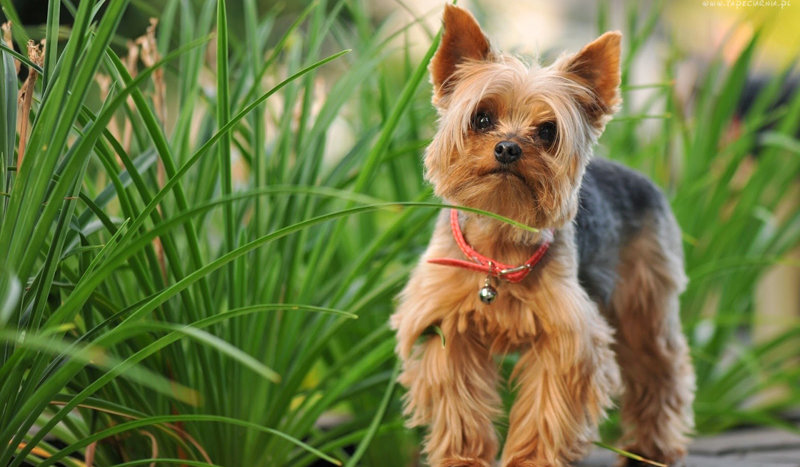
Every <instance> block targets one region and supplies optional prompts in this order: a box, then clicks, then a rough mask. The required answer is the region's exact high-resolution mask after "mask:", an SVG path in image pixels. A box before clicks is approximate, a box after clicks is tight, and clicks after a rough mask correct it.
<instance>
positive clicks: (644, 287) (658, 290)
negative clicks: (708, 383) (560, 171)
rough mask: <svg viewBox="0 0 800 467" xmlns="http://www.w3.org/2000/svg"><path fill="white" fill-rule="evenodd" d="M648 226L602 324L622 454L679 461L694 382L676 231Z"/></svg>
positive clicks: (625, 259)
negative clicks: (615, 366)
mask: <svg viewBox="0 0 800 467" xmlns="http://www.w3.org/2000/svg"><path fill="white" fill-rule="evenodd" d="M650 224H651V225H649V226H648V227H646V228H645V229H644V230H643V231H642V232H641V233H640V234H639V236H638V238H636V239H635V240H633V241H632V242H631V244H630V245H629V246H628V247H627V249H626V250H625V251H624V252H623V254H622V261H621V262H620V265H619V271H620V273H621V274H622V273H624V277H625V281H623V282H621V283H620V284H619V286H618V287H617V289H616V291H615V293H614V296H613V297H612V303H611V308H612V309H611V310H610V314H611V316H610V317H609V319H610V320H611V321H612V322H613V323H614V324H615V327H616V328H617V343H616V346H615V350H616V353H617V360H618V361H619V365H620V368H621V369H622V377H623V380H624V382H625V385H624V386H625V391H624V394H623V397H622V421H623V426H624V428H625V433H624V434H623V443H624V446H625V449H626V450H629V451H631V452H636V453H639V454H642V455H645V456H648V457H649V458H652V459H657V460H659V461H661V462H666V463H671V462H675V461H677V460H679V459H680V458H682V457H683V456H684V455H685V454H686V445H687V444H688V442H689V439H688V437H687V435H688V433H690V432H691V431H692V428H694V417H693V413H692V411H691V407H692V402H693V400H694V388H695V378H694V372H693V370H692V364H691V361H690V357H689V347H688V345H687V343H686V339H685V338H684V336H683V333H682V332H681V325H680V322H679V320H678V318H679V316H678V295H679V294H680V292H682V291H683V289H684V287H685V285H686V278H685V276H684V274H683V257H682V253H681V249H680V243H679V241H680V236H679V232H676V231H674V229H672V225H674V224H673V223H664V222H662V223H657V222H655V221H653V222H651V223H650ZM654 370H655V371H654Z"/></svg>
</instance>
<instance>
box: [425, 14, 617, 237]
mask: <svg viewBox="0 0 800 467" xmlns="http://www.w3.org/2000/svg"><path fill="white" fill-rule="evenodd" d="M620 37H621V36H620V34H619V33H617V32H612V33H606V34H604V35H603V36H601V37H600V38H598V39H597V40H595V41H594V42H592V43H590V44H589V45H587V46H586V47H584V49H583V50H581V51H580V52H579V53H577V54H575V55H573V56H563V57H561V58H560V59H558V60H557V61H556V62H555V63H553V64H552V65H550V66H548V67H540V66H538V65H533V66H532V67H528V66H526V65H525V64H523V63H522V62H521V61H520V60H518V59H516V58H514V57H509V56H506V55H502V54H500V53H497V52H494V51H492V50H491V47H490V46H489V41H488V40H487V39H486V36H485V35H484V34H483V31H481V29H480V26H479V25H478V24H477V22H476V21H475V19H474V18H473V17H472V15H471V14H470V13H469V12H467V11H466V10H463V9H460V8H458V7H455V6H450V5H448V6H446V7H445V13H444V34H443V36H442V42H441V44H440V46H439V49H438V50H437V52H436V55H435V56H434V57H433V59H432V61H431V65H430V71H431V81H432V82H433V87H434V95H433V103H434V105H435V106H436V108H437V110H438V112H439V117H440V120H439V128H438V131H437V133H436V135H435V136H434V139H433V141H432V143H431V145H430V146H429V147H428V149H427V151H426V155H425V167H426V176H427V178H428V180H429V181H430V182H431V183H432V184H433V186H434V189H435V191H436V194H437V195H438V196H440V197H442V198H444V199H446V200H448V201H449V202H452V203H456V204H462V205H465V206H470V207H475V208H478V209H483V210H486V211H491V212H495V213H497V214H500V215H503V216H506V217H510V218H512V219H515V220H517V221H520V222H523V223H526V224H528V225H531V226H534V227H540V228H541V227H558V226H561V225H563V224H564V223H566V222H568V221H569V220H571V219H572V217H574V215H575V213H576V211H577V194H578V189H579V187H580V180H581V177H582V175H583V171H584V168H585V166H586V164H587V163H588V160H589V157H590V155H591V146H592V144H593V143H594V142H595V141H596V139H597V137H599V135H600V134H601V133H602V131H603V128H604V127H605V123H606V122H607V121H608V119H609V118H610V116H611V115H612V114H613V112H614V110H615V108H616V106H617V105H618V103H619V91H618V87H619V81H620V74H619V43H620Z"/></svg>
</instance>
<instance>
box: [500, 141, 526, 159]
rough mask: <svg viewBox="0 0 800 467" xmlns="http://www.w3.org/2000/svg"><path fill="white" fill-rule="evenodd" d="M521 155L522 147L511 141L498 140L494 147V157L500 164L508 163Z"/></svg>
mask: <svg viewBox="0 0 800 467" xmlns="http://www.w3.org/2000/svg"><path fill="white" fill-rule="evenodd" d="M521 155H522V148H520V147H519V144H517V143H515V142H513V141H500V142H499V143H497V146H495V147H494V158H495V159H497V162H500V163H502V164H510V163H512V162H514V161H516V160H517V159H519V157H520V156H521Z"/></svg>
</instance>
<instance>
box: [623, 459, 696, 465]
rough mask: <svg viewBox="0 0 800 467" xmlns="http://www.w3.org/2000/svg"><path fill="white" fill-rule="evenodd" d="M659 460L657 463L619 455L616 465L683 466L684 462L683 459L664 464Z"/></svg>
mask: <svg viewBox="0 0 800 467" xmlns="http://www.w3.org/2000/svg"><path fill="white" fill-rule="evenodd" d="M657 462H659V463H658V464H652V463H650V462H642V461H637V460H635V459H630V458H627V457H620V459H619V462H617V466H618V467H653V466H654V465H669V467H684V466H685V465H686V463H685V462H684V461H683V460H679V461H677V462H672V463H669V464H664V463H663V462H660V461H657Z"/></svg>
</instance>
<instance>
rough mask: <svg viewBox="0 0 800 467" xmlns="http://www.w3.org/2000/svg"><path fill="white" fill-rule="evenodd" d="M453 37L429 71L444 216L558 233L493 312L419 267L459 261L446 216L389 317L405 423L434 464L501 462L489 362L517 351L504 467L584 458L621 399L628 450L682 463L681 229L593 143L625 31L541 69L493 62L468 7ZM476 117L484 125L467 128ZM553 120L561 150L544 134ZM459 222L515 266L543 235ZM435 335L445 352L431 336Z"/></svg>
mask: <svg viewBox="0 0 800 467" xmlns="http://www.w3.org/2000/svg"><path fill="white" fill-rule="evenodd" d="M444 24H445V32H444V35H443V37H442V43H441V45H440V47H439V50H438V51H437V53H436V55H435V56H434V58H433V60H432V62H431V80H432V82H433V85H434V97H433V102H434V105H435V106H436V108H437V110H438V111H439V127H438V131H437V133H436V135H435V136H434V139H433V141H432V142H431V144H430V146H429V147H428V149H427V151H426V153H425V167H426V178H427V179H428V180H429V181H430V182H431V183H432V185H433V187H434V190H435V192H436V194H437V195H439V196H440V197H442V198H443V199H444V200H445V201H447V202H448V203H452V204H461V205H466V206H470V207H474V208H479V209H483V210H487V211H491V212H495V213H498V214H500V215H503V216H506V217H509V218H512V219H514V220H516V221H518V222H522V223H524V224H526V225H529V226H531V227H535V228H538V229H545V228H549V229H553V230H554V231H555V236H554V240H553V243H552V245H551V246H550V249H549V250H548V252H547V254H546V255H545V256H544V258H543V259H542V261H541V262H540V263H539V264H537V265H536V267H535V269H534V270H533V271H531V273H530V274H529V275H528V276H527V277H526V278H525V279H524V280H522V281H521V282H519V283H505V282H504V283H501V284H499V286H498V289H499V295H498V297H497V299H496V300H495V302H494V303H492V304H491V305H487V304H485V303H483V302H481V301H480V300H479V297H478V294H477V292H478V289H479V288H480V287H481V285H482V284H483V281H484V279H485V277H484V276H483V275H481V274H479V273H476V272H473V271H470V270H466V269H460V268H453V267H446V266H441V265H434V264H430V263H428V262H427V260H428V259H431V258H461V257H462V253H461V251H460V249H459V247H458V246H457V244H456V243H455V241H454V239H453V236H452V234H451V231H450V224H449V221H448V219H449V216H448V215H447V213H442V215H441V216H440V218H439V220H438V222H437V225H436V228H435V231H434V235H433V238H432V239H431V242H430V244H429V245H428V248H427V250H426V251H425V253H424V254H423V256H422V258H421V260H420V262H419V264H418V265H417V267H416V268H415V270H414V271H413V273H412V274H411V277H410V279H409V282H408V284H407V285H406V287H405V289H404V290H403V291H402V292H401V294H400V297H399V304H398V307H397V311H396V312H395V313H394V314H393V315H392V317H391V326H392V328H393V329H395V330H396V332H397V349H396V350H397V354H398V356H399V357H400V359H401V360H402V362H403V372H402V374H401V376H400V382H401V383H402V384H403V385H404V386H405V387H406V388H407V390H408V392H407V393H406V396H405V413H406V415H407V416H408V424H409V426H427V427H428V434H427V436H426V439H425V444H424V449H423V450H424V452H425V454H426V455H427V458H428V462H429V463H430V464H431V465H433V466H457V465H458V466H463V465H468V466H490V465H493V463H494V462H495V459H496V457H497V456H498V452H499V451H500V446H499V443H498V437H497V434H496V433H495V430H494V426H493V421H494V420H496V419H497V418H498V417H499V416H500V415H501V401H500V397H499V395H498V385H499V384H500V381H499V376H498V370H497V364H496V362H495V360H494V357H493V356H494V355H496V354H506V353H509V352H519V355H520V357H519V360H518V363H517V364H516V366H515V367H514V370H513V373H512V375H511V381H510V383H511V384H513V386H514V388H515V389H516V399H515V401H514V405H513V407H512V409H511V412H510V414H509V430H508V435H507V437H506V439H505V444H504V446H503V449H502V454H501V464H502V465H503V466H565V465H569V464H571V463H572V462H574V461H576V460H578V459H580V458H581V457H582V456H584V455H585V454H586V452H587V450H588V448H589V447H590V443H591V441H593V440H595V439H596V437H597V433H596V430H597V425H598V423H599V421H600V420H601V419H602V418H603V416H604V414H605V411H606V410H607V409H608V408H609V407H611V405H612V398H613V397H614V396H615V395H621V403H622V421H623V423H624V425H625V434H624V437H623V440H622V443H623V445H624V447H626V448H628V449H629V450H631V451H634V452H637V453H639V454H642V455H644V456H647V457H650V458H653V459H655V460H659V461H662V462H676V461H678V460H679V459H680V458H681V457H682V456H683V455H684V454H685V452H686V444H687V442H688V434H689V433H690V431H691V429H692V412H691V403H692V400H693V390H694V377H693V372H692V366H691V361H690V359H689V354H688V347H687V345H686V340H685V338H684V337H683V335H682V334H681V329H680V323H679V321H678V294H679V293H680V292H681V291H682V290H683V288H684V287H685V281H686V280H685V276H684V273H683V255H682V251H681V243H680V231H679V230H678V227H677V224H676V223H675V220H674V218H673V216H672V214H671V213H670V211H669V208H668V205H667V203H666V201H665V200H664V197H663V195H661V193H660V192H659V191H658V190H657V189H656V188H655V187H654V186H653V185H652V183H650V182H649V181H647V180H646V179H644V178H643V177H641V176H639V175H638V174H635V173H633V172H631V171H629V170H627V169H625V168H623V167H621V166H618V165H616V164H613V163H610V162H607V161H601V160H595V161H592V145H593V144H594V143H595V142H596V140H597V138H598V137H599V136H600V134H601V133H602V131H603V129H604V126H605V124H606V122H607V121H608V120H609V118H611V116H612V114H613V113H614V111H615V109H616V107H617V106H618V104H619V90H618V86H619V44H620V35H619V33H606V34H605V35H603V36H601V37H600V38H598V39H597V40H596V41H594V42H592V43H590V44H589V45H587V46H586V47H585V48H584V49H583V50H581V51H580V52H579V53H578V54H575V55H565V56H563V57H561V58H560V59H558V60H557V61H556V62H555V63H554V64H552V65H550V66H548V67H542V66H539V65H536V64H534V65H531V66H527V65H525V64H524V63H523V62H521V61H520V60H518V59H516V58H513V57H508V56H505V55H502V54H501V53H499V52H496V51H493V50H492V49H491V47H490V45H489V42H488V40H487V39H486V36H485V35H484V34H483V32H482V31H481V30H480V27H479V26H478V25H477V23H476V22H475V20H474V18H472V16H471V15H470V14H469V13H468V12H466V11H465V10H462V9H460V8H457V7H453V6H447V7H446V8H445V15H444ZM479 113H480V114H485V115H488V116H490V117H491V119H490V122H491V125H490V126H488V127H486V128H476V127H475V125H474V120H475V116H476V115H477V114H479ZM550 122H552V124H553V125H554V126H555V129H556V135H557V136H556V138H555V140H554V141H549V140H545V139H543V137H542V136H541V133H540V132H539V129H540V128H542V127H543V126H544V125H546V124H548V123H550ZM500 141H506V142H513V143H516V144H517V145H518V146H519V148H520V150H521V157H520V158H519V160H517V161H514V162H513V163H505V162H502V163H501V162H500V160H499V159H498V158H496V157H495V154H494V151H495V146H496V145H497V144H498V143H499V142H500ZM459 224H460V226H461V228H462V231H463V233H464V236H465V238H466V239H467V241H468V242H469V243H470V244H471V245H472V246H473V248H475V249H476V250H477V251H479V252H480V253H481V254H483V255H485V256H488V257H490V258H497V259H498V260H499V261H502V262H504V263H507V264H523V263H524V262H525V261H526V260H527V259H528V258H529V257H530V255H531V253H532V251H534V250H535V248H536V247H537V244H538V243H539V242H540V241H541V240H542V236H541V235H540V234H538V233H531V232H529V231H523V230H522V229H517V228H514V227H511V226H510V225H508V224H505V223H501V222H497V221H495V220H489V219H487V218H485V217H481V216H477V215H474V214H469V213H461V214H460V215H459ZM434 325H435V326H439V327H440V328H441V330H442V332H443V333H444V334H445V336H446V345H445V346H442V344H441V342H440V341H439V339H438V338H432V339H430V338H424V337H421V336H422V335H423V333H424V331H425V330H426V329H427V328H429V327H430V326H434ZM614 329H616V333H615V331H614ZM618 364H619V365H618ZM620 367H621V368H622V371H621V372H620Z"/></svg>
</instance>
